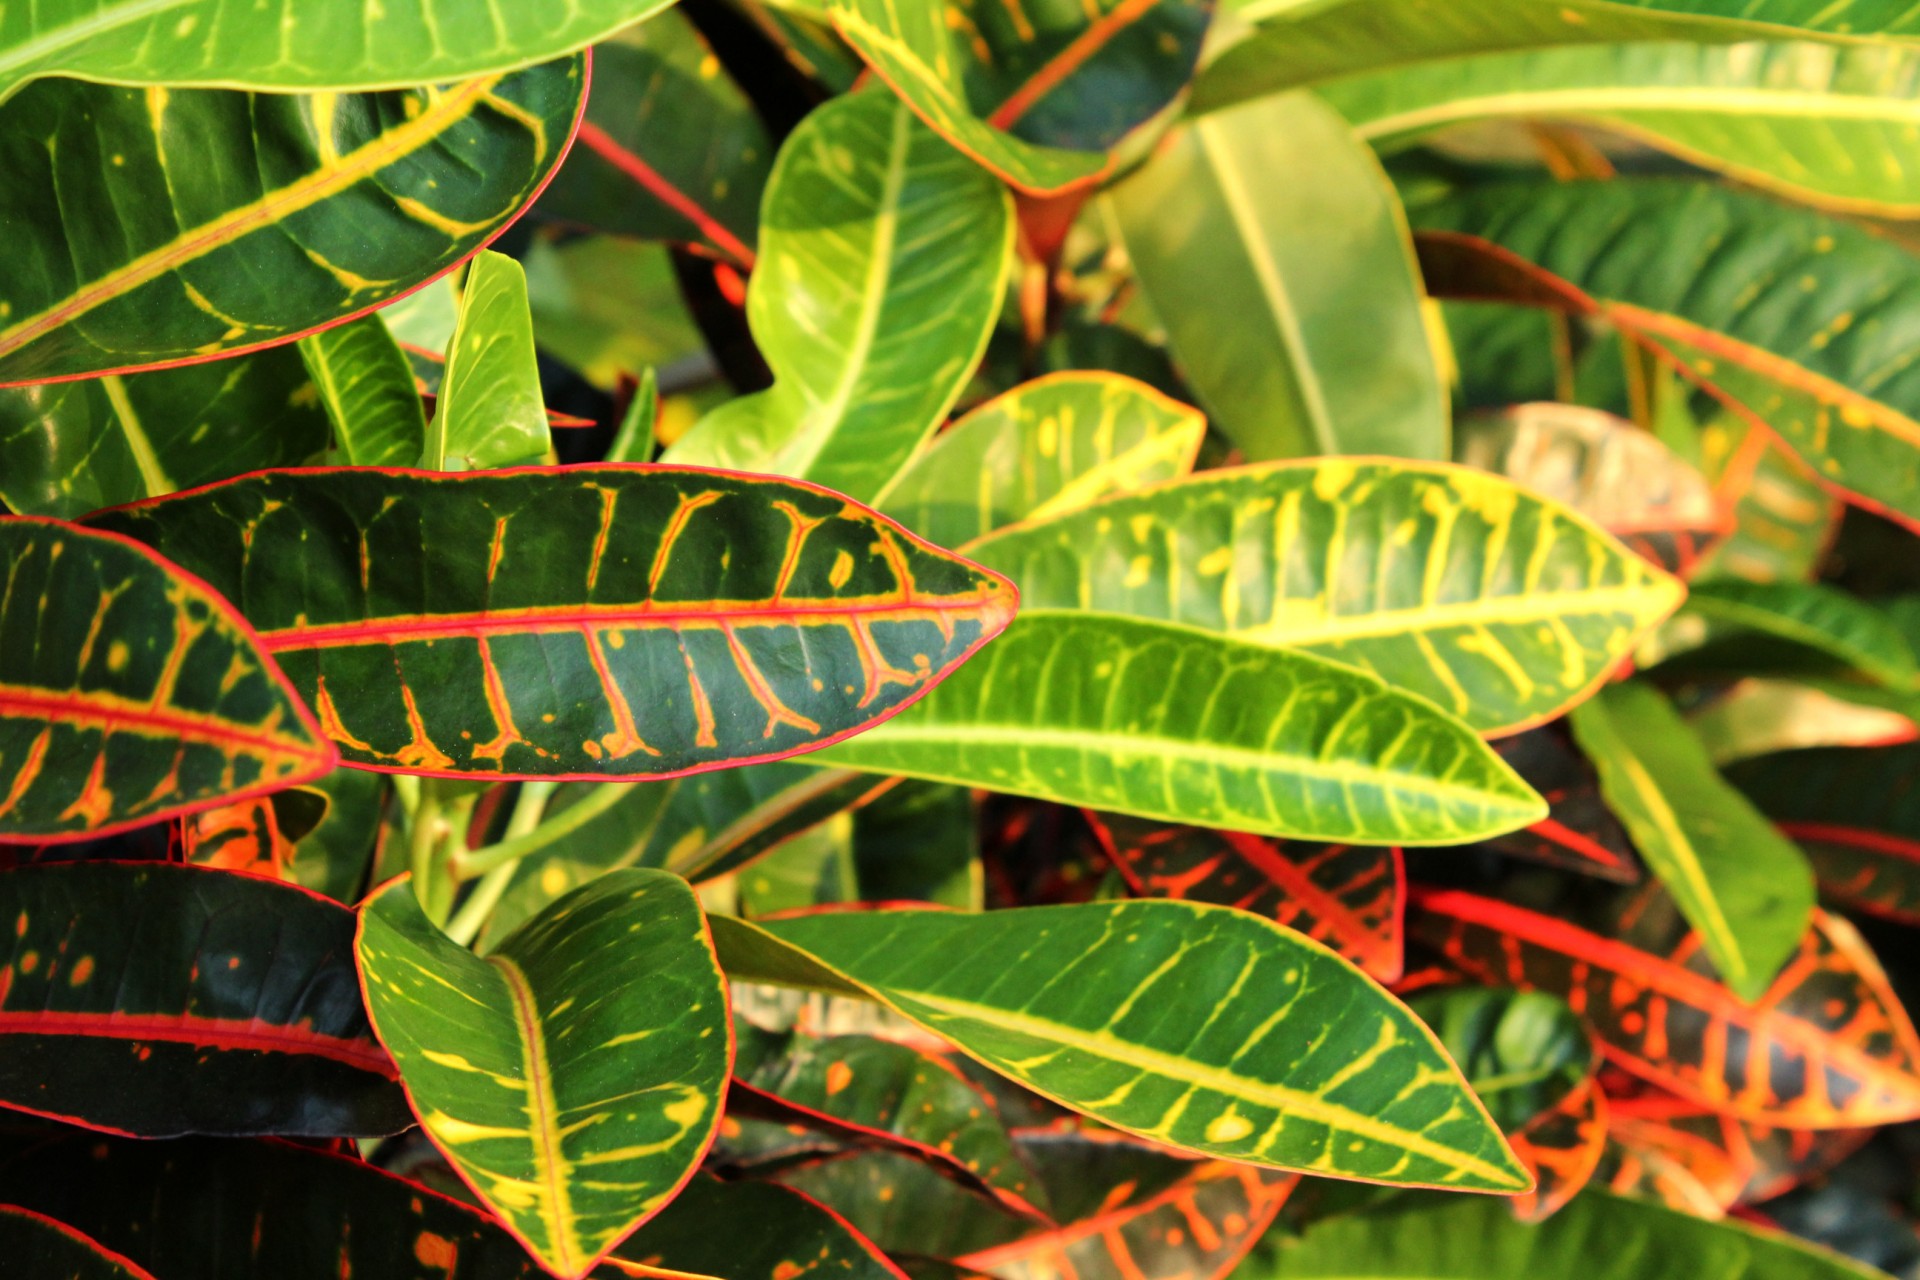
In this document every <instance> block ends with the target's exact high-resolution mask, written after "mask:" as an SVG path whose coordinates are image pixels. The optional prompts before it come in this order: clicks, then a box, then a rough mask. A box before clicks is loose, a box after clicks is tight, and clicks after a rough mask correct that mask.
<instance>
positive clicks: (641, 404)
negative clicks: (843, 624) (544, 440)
mask: <svg viewBox="0 0 1920 1280" xmlns="http://www.w3.org/2000/svg"><path fill="white" fill-rule="evenodd" d="M659 423H660V380H659V378H658V377H657V376H656V375H655V373H654V371H653V369H652V368H651V367H649V368H648V369H647V371H646V372H645V373H643V374H641V375H640V385H639V386H637V387H635V388H634V390H633V399H632V400H631V401H630V402H629V403H628V404H627V412H626V413H625V414H624V415H623V416H622V417H621V419H620V428H619V430H618V431H616V432H615V433H614V437H613V443H612V444H610V445H608V446H607V457H606V461H608V462H652V461H653V441H654V436H655V435H656V434H657V432H658V429H659ZM942 545H945V544H942Z"/></svg>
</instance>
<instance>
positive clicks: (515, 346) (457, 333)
mask: <svg viewBox="0 0 1920 1280" xmlns="http://www.w3.org/2000/svg"><path fill="white" fill-rule="evenodd" d="M437 394H438V399H439V403H438V404H437V405H436V406H435V409H434V414H433V421H432V422H430V423H428V424H427V436H426V446H425V449H424V450H423V452H422V454H421V462H420V465H421V466H423V467H426V468H428V469H430V470H433V471H485V470H489V469H491V468H495V467H510V466H515V465H517V464H520V463H527V462H538V461H540V460H541V459H542V458H544V457H545V456H546V454H547V449H548V439H547V410H546V404H545V403H544V401H543V400H542V399H541V396H540V370H539V368H538V366H537V365H536V363H535V357H534V350H533V315H532V313H531V312H530V311H528V309H527V276H526V272H525V271H523V270H522V269H521V267H520V264H519V263H518V262H515V261H514V260H513V259H512V258H509V257H507V256H506V255H505V254H499V253H494V252H492V251H491V250H487V249H482V250H481V251H480V253H479V254H478V255H477V256H476V257H475V258H474V260H473V265H472V266H471V267H469V268H468V270H467V282H466V287H465V288H464V289H463V290H462V291H461V293H460V319H459V322H458V323H457V324H456V326H455V327H454V330H453V339H452V341H451V342H449V343H448V344H447V367H446V372H445V374H444V375H443V376H442V378H441V381H440V387H439V391H438V393H437Z"/></svg>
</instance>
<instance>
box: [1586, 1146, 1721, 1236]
mask: <svg viewBox="0 0 1920 1280" xmlns="http://www.w3.org/2000/svg"><path fill="white" fill-rule="evenodd" d="M1593 1185H1595V1186H1598V1187H1605V1188H1606V1189H1607V1190H1609V1191H1612V1192H1614V1193H1615V1194H1617V1195H1622V1196H1630V1197H1632V1198H1633V1199H1636V1200H1651V1201H1653V1202H1654V1203H1656V1204H1663V1205H1665V1206H1666V1207H1667V1208H1669V1209H1673V1210H1676V1211H1678V1212H1680V1213H1684V1214H1686V1215H1687V1216H1689V1217H1693V1218H1701V1219H1704V1220H1706V1221H1708V1222H1717V1221H1719V1220H1720V1219H1721V1218H1724V1217H1725V1216H1726V1207H1725V1206H1724V1205H1722V1204H1721V1203H1720V1202H1719V1200H1718V1199H1717V1198H1716V1197H1715V1196H1714V1194H1713V1192H1712V1191H1711V1190H1710V1189H1709V1188H1708V1187H1707V1185H1706V1184H1705V1183H1703V1182H1701V1181H1700V1178H1699V1175H1698V1174H1696V1173H1694V1171H1693V1170H1692V1169H1689V1168H1688V1167H1687V1166H1686V1165H1685V1164H1683V1163H1681V1162H1680V1161H1678V1160H1675V1159H1674V1158H1673V1157H1672V1156H1670V1155H1668V1154H1667V1153H1666V1152H1664V1151H1660V1150H1657V1149H1655V1148H1652V1147H1629V1146H1626V1145H1625V1144H1623V1143H1621V1142H1619V1141H1618V1140H1617V1139H1614V1138H1612V1137H1609V1138H1608V1139H1607V1141H1606V1144H1605V1148H1604V1150H1602V1151H1601V1153H1600V1167H1599V1168H1598V1169H1596V1170H1595V1171H1594V1175H1593Z"/></svg>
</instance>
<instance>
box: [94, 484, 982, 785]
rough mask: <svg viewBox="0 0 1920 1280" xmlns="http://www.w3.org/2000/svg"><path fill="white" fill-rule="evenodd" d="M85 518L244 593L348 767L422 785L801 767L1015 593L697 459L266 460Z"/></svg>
mask: <svg viewBox="0 0 1920 1280" xmlns="http://www.w3.org/2000/svg"><path fill="white" fill-rule="evenodd" d="M92 519H93V521H94V522H95V523H98V524H100V525H102V526H104V527H109V528H112V529H115V530H118V531H121V532H124V533H127V534H129V535H131V536H133V537H136V538H139V539H141V540H142V541H145V542H148V543H149V544H151V545H153V546H155V547H156V548H158V549H160V550H161V551H162V552H163V554H170V555H175V556H178V557H181V558H183V559H184V560H185V561H186V562H187V563H188V567H190V568H192V569H193V570H194V571H195V572H197V573H199V574H200V575H201V576H202V577H204V578H207V579H208V580H209V581H211V582H213V583H214V584H215V585H216V586H217V587H218V588H219V589H220V590H221V591H222V592H224V593H225V594H226V596H227V597H228V598H229V599H231V600H233V601H234V602H235V603H236V604H237V605H238V606H239V607H240V609H241V611H242V612H243V613H245V614H246V615H247V616H248V619H249V621H251V622H252V623H253V625H254V626H255V627H256V628H258V629H259V630H260V632H261V633H262V634H263V636H264V639H265V643H266V645H267V647H268V649H269V650H271V651H272V652H273V653H274V655H275V656H276V657H277V658H278V659H279V661H280V663H281V664H282V665H283V666H284V667H285V668H286V669H287V670H288V672H289V674H290V675H291V677H292V679H293V681H294V684H295V685H296V687H298V688H299V689H300V690H301V691H302V693H303V694H304V695H305V696H307V697H308V699H309V700H310V701H311V703H312V705H313V706H314V708H315V710H316V711H317V712H318V714H319V716H320V721H321V723H322V725H323V726H325V728H326V730H327V732H328V734H329V735H330V736H331V737H332V738H333V739H334V740H335V741H336V742H338V743H339V744H340V746H341V748H342V751H343V754H344V756H345V758H346V759H348V760H350V761H352V762H353V763H354V764H356V765H361V766H363V767H370V768H378V769H387V770H393V771H400V772H408V773H423V774H442V775H463V774H475V773H478V774H496V775H506V776H520V777H527V776H550V777H551V776H561V777H567V776H573V777H586V778H601V777H661V776H667V775H672V774H677V773H686V772H690V771H694V770H699V769H707V768H715V767H718V766H720V765H723V764H732V763H742V762H745V761H749V760H765V759H769V758H773V757H778V756H784V755H791V754H793V753H794V752H796V751H800V750H806V749H810V748H812V747H815V746H819V745H821V744H822V743H824V742H830V741H833V740H834V739H836V738H838V737H841V736H844V735H846V734H849V733H852V732H855V731H856V730H858V729H860V728H862V727H864V726H866V725H868V724H871V723H872V722H873V721H875V720H877V719H880V718H882V717H884V716H887V715H890V714H892V713H893V712H894V711H897V710H898V709H899V708H900V707H902V706H904V705H905V704H906V703H908V702H910V701H912V700H913V699H914V698H916V697H918V696H919V695H920V694H922V693H923V692H925V690H926V689H927V688H928V686H929V685H930V684H932V683H933V682H934V681H936V680H938V679H939V678H940V677H941V676H943V675H945V674H946V673H947V672H948V671H950V670H952V669H953V667H954V666H955V665H956V664H958V663H959V662H961V661H964V660H965V658H966V657H967V655H969V654H971V653H972V652H973V651H974V650H975V649H977V648H978V647H979V646H980V645H982V644H984V643H986V641H987V640H988V639H990V638H991V637H992V636H993V635H994V634H995V633H996V632H997V631H998V630H999V629H1000V628H1001V627H1002V626H1004V625H1005V624H1006V621H1007V619H1008V618H1009V617H1010V616H1011V615H1012V612H1013V608H1014V599H1015V596H1014V592H1013V590H1012V588H1011V587H1010V586H1009V585H1008V584H1006V583H1005V582H1003V581H1002V580H1001V579H999V578H998V577H995V576H994V575H991V574H988V573H985V572H982V571H981V570H979V569H977V568H975V567H974V566H972V565H970V564H969V563H968V562H966V561H964V560H960V559H957V558H955V557H953V556H951V555H949V554H947V553H945V552H941V551H939V550H937V549H936V548H933V547H930V546H928V545H927V544H925V543H923V542H921V541H920V540H919V539H918V538H915V537H914V536H913V535H911V534H909V533H907V532H906V531H905V530H902V529H899V528H898V527H897V526H895V525H894V524H893V523H892V522H891V521H887V520H884V519H883V518H881V517H879V516H876V515H874V514H873V513H871V512H869V511H866V510H865V509H864V508H861V507H858V506H854V505H852V504H850V503H849V502H847V500H846V499H845V498H842V497H841V496H839V495H838V494H834V493H828V492H826V491H825V490H822V489H819V488H816V487H814V486H812V485H806V484H799V483H794V482H788V481H776V480H768V479H765V478H760V477H743V476H735V475H730V474H725V473H719V472H709V471H700V470H690V469H689V470H682V469H672V468H664V467H638V466H630V465H621V466H598V467H567V468H550V469H549V468H526V469H522V470H515V471H492V472H477V473H473V474H469V475H464V476H446V475H440V474H436V473H429V472H417V471H399V470H391V471H371V470H357V469H339V470H327V469H314V470H304V471H303V470H294V471H280V472H267V473H263V474H260V475H256V476H249V477H245V478H242V479H240V480H236V481H232V482H230V483H227V484H222V485H214V486H210V487H208V488H205V489H200V490H196V491H194V492H192V493H189V494H181V495H178V496H175V497H172V498H167V499H161V500H159V501H156V502H151V503H146V504H142V505H139V506H135V507H126V508H121V509H119V510H117V511H112V512H104V513H101V514H100V515H98V516H95V517H93V518H92ZM802 636H804V637H805V640H804V644H805V648H804V654H805V661H804V662H796V661H795V659H794V656H793V655H794V654H795V653H796V652H802V650H801V649H800V646H801V644H802Z"/></svg>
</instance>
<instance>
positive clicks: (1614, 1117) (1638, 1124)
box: [1607, 1107, 1748, 1218]
mask: <svg viewBox="0 0 1920 1280" xmlns="http://www.w3.org/2000/svg"><path fill="white" fill-rule="evenodd" d="M1607 1139H1608V1141H1609V1143H1611V1144H1612V1145H1613V1146H1614V1147H1615V1148H1617V1149H1618V1150H1619V1151H1620V1152H1622V1153H1624V1154H1626V1155H1630V1156H1641V1157H1649V1156H1651V1157H1657V1159H1658V1161H1659V1163H1661V1164H1664V1165H1677V1166H1678V1167H1680V1168H1681V1169H1684V1170H1685V1171H1686V1173H1687V1175H1688V1178H1689V1180H1690V1181H1691V1182H1692V1183H1693V1184H1695V1185H1696V1186H1697V1187H1698V1189H1699V1192H1698V1194H1699V1195H1701V1196H1704V1197H1705V1200H1704V1207H1706V1208H1708V1209H1710V1212H1709V1213H1707V1214H1705V1215H1704V1216H1707V1217H1713V1218H1718V1217H1721V1216H1723V1215H1724V1214H1725V1213H1726V1211H1727V1210H1728V1209H1730V1208H1732V1207H1733V1204H1734V1201H1736V1200H1738V1199H1739V1198H1740V1192H1741V1190H1742V1189H1743V1188H1744V1187H1745V1186H1746V1183H1747V1172H1748V1171H1747V1169H1746V1168H1745V1167H1744V1166H1743V1165H1741V1164H1740V1163H1738V1162H1737V1161H1736V1160H1735V1158H1734V1156H1733V1153H1732V1152H1730V1151H1728V1150H1727V1148H1726V1147H1725V1146H1724V1145H1723V1144H1722V1143H1720V1142H1719V1141H1717V1140H1716V1139H1717V1135H1715V1136H1714V1137H1709V1136H1707V1135H1705V1134H1702V1133H1695V1132H1692V1131H1690V1130H1687V1129H1683V1128H1679V1127H1677V1126H1674V1125H1670V1124H1667V1123H1665V1122H1664V1121H1662V1120H1660V1119H1656V1118H1653V1117H1648V1116H1643V1115H1637V1114H1635V1113H1633V1112H1632V1111H1630V1110H1628V1109H1626V1108H1623V1107H1609V1108H1608V1110H1607Z"/></svg>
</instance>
